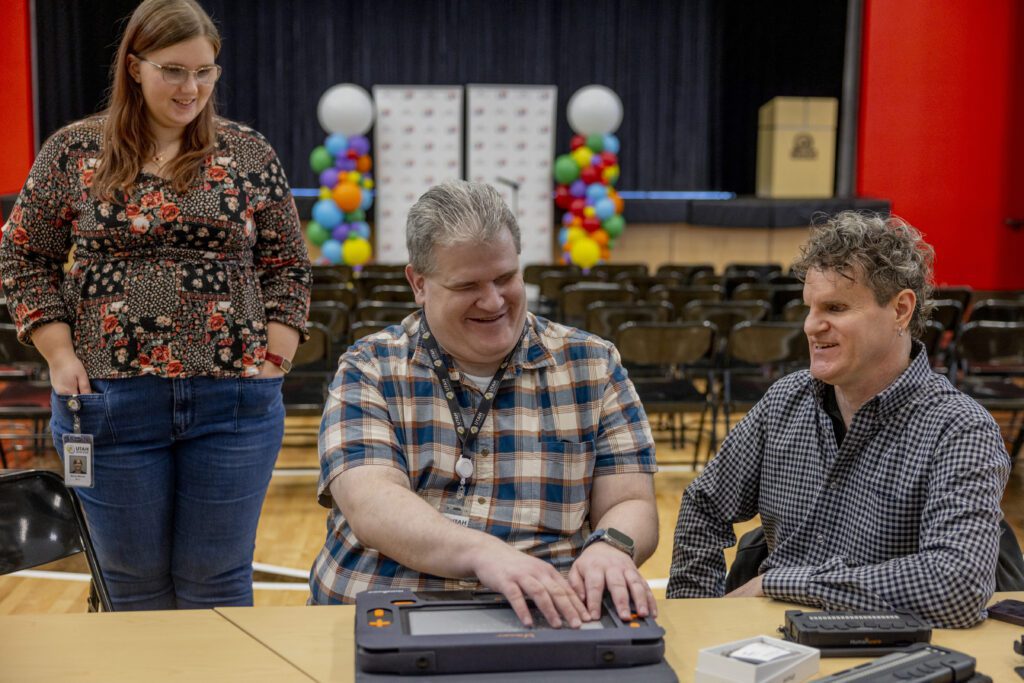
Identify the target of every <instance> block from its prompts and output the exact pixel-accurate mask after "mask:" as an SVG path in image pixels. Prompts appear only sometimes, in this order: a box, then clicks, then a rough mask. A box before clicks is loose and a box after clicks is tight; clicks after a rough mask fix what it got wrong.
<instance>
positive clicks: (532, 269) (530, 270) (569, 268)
mask: <svg viewBox="0 0 1024 683" xmlns="http://www.w3.org/2000/svg"><path fill="white" fill-rule="evenodd" d="M582 272H583V271H582V270H581V269H580V267H579V266H576V265H572V264H569V265H561V264H551V263H531V264H530V265H528V266H526V267H525V268H523V282H525V283H526V284H528V285H537V286H538V287H539V286H540V279H541V276H542V275H543V274H544V273H567V274H575V275H579V274H581V273H582Z"/></svg>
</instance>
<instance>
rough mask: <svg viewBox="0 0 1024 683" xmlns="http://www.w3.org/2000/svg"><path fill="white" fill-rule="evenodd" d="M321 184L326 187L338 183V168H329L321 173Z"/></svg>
mask: <svg viewBox="0 0 1024 683" xmlns="http://www.w3.org/2000/svg"><path fill="white" fill-rule="evenodd" d="M320 184H321V185H322V186H324V187H334V186H335V185H337V184H338V169H336V168H328V169H327V170H325V171H324V172H323V173H321V174H320Z"/></svg>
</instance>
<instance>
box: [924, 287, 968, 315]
mask: <svg viewBox="0 0 1024 683" xmlns="http://www.w3.org/2000/svg"><path fill="white" fill-rule="evenodd" d="M973 291H974V290H972V289H971V288H970V287H936V288H935V289H934V290H932V298H934V299H953V300H954V301H959V302H960V305H961V306H962V307H963V309H964V310H965V311H966V310H967V307H968V305H970V303H971V293H972V292H973Z"/></svg>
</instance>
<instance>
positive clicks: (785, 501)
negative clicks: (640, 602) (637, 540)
mask: <svg viewBox="0 0 1024 683" xmlns="http://www.w3.org/2000/svg"><path fill="white" fill-rule="evenodd" d="M913 356H914V358H913V360H912V361H911V364H910V366H909V367H908V368H907V370H906V371H904V372H903V374H901V375H900V376H899V377H898V378H897V379H896V381H895V382H893V383H892V384H891V385H889V387H888V388H886V389H885V390H884V391H882V392H881V393H880V394H878V395H877V396H875V397H874V398H872V399H871V400H870V401H868V402H867V403H865V404H864V405H863V406H862V407H861V408H860V410H858V411H857V413H856V414H855V415H854V418H853V422H852V423H851V425H850V428H849V431H848V432H847V434H846V437H845V438H844V439H843V441H842V446H841V447H837V446H836V439H835V434H834V432H833V429H832V424H831V422H830V420H829V416H828V414H827V413H826V411H825V409H824V406H823V399H824V392H825V384H823V383H822V382H820V381H818V380H815V379H813V378H812V377H811V375H810V373H809V372H807V371H806V370H805V371H801V372H797V373H794V374H792V375H789V376H788V377H785V378H783V379H781V380H779V381H778V382H776V383H775V385H773V386H772V388H771V389H770V390H769V391H768V393H767V394H766V395H765V396H764V398H763V399H762V400H761V401H760V402H759V403H758V404H757V405H756V406H755V407H754V409H753V410H751V411H750V412H749V413H748V414H747V416H746V417H745V418H744V419H743V420H742V421H741V422H740V423H739V424H738V425H737V426H736V428H735V429H733V431H732V433H730V434H729V436H728V438H727V439H726V440H725V442H724V443H723V444H722V449H721V451H720V452H719V453H718V455H717V456H716V457H715V458H713V459H712V461H711V462H710V463H709V464H708V466H707V468H706V469H705V470H704V472H703V473H702V474H701V475H700V476H699V477H697V479H696V480H695V481H694V482H693V483H692V484H691V485H690V486H689V487H688V488H687V490H686V493H685V494H684V495H683V501H682V505H681V507H680V511H679V521H678V523H677V525H676V532H675V545H674V548H673V553H672V568H671V571H670V575H669V583H668V597H670V598H696V597H714V596H720V595H722V594H723V593H724V590H725V560H724V557H723V555H722V549H723V548H726V547H729V546H731V545H733V544H735V543H736V537H735V535H734V534H733V529H732V525H733V523H735V522H741V521H745V520H748V519H750V518H751V517H753V516H754V515H756V514H760V515H761V523H762V525H763V527H764V532H765V538H766V540H767V543H768V549H769V555H768V558H767V560H765V562H764V563H763V564H762V565H761V567H760V572H761V573H762V574H763V590H764V592H765V594H766V595H768V596H770V597H773V598H777V599H779V600H788V601H792V602H798V603H802V604H808V605H813V606H817V607H821V608H824V609H833V610H839V609H865V610H868V609H896V608H900V609H907V610H911V611H912V612H914V613H916V614H918V615H919V616H921V617H922V618H923V619H926V620H928V621H929V622H931V623H932V624H933V625H934V626H938V627H965V626H970V625H971V624H974V623H976V622H978V621H980V620H981V619H983V618H984V617H985V609H984V608H985V604H986V603H987V602H988V600H989V598H991V596H992V593H993V591H994V590H995V568H996V562H997V558H998V552H999V520H1000V518H1001V516H1002V513H1001V511H1000V507H999V501H1000V498H1001V496H1002V493H1003V488H1004V486H1005V485H1006V480H1007V477H1008V476H1009V472H1010V459H1009V456H1008V455H1007V453H1006V448H1005V446H1004V444H1003V440H1002V437H1001V436H1000V433H999V428H998V426H997V425H996V423H995V421H994V420H993V419H992V417H991V416H990V415H989V414H988V413H987V412H986V411H985V410H984V409H983V408H982V407H981V406H979V405H978V404H977V403H975V402H974V401H973V400H972V399H970V398H968V397H967V396H965V395H964V394H962V393H960V392H959V391H957V390H956V389H955V388H953V386H952V385H951V384H950V383H949V382H948V381H947V380H946V378H945V377H942V376H940V375H937V374H935V373H934V372H932V370H931V368H930V367H929V365H928V358H927V355H926V354H925V353H924V350H923V347H921V346H920V345H919V344H917V343H916V342H915V349H914V353H913Z"/></svg>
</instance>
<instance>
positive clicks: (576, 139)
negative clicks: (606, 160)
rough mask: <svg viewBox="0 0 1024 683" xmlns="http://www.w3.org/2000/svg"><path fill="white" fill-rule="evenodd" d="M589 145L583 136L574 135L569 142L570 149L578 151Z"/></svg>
mask: <svg viewBox="0 0 1024 683" xmlns="http://www.w3.org/2000/svg"><path fill="white" fill-rule="evenodd" d="M585 144H587V139H586V138H585V137H583V136H582V135H573V136H572V139H571V140H569V149H576V148H577V147H582V146H583V145H585Z"/></svg>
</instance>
